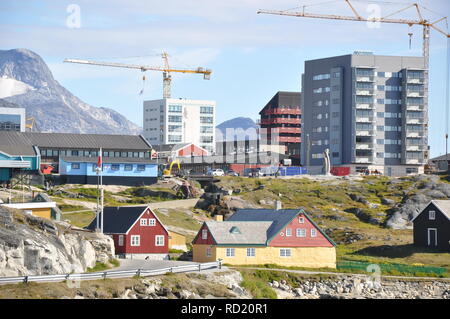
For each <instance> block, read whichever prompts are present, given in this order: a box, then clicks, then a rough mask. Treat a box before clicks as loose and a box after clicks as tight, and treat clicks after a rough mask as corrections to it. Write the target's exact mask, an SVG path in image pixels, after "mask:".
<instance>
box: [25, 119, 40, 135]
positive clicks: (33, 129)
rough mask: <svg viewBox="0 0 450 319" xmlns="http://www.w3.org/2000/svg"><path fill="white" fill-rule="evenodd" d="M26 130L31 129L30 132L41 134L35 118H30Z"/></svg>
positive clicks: (27, 120)
mask: <svg viewBox="0 0 450 319" xmlns="http://www.w3.org/2000/svg"><path fill="white" fill-rule="evenodd" d="M25 128H27V129H29V131H30V132H39V128H38V125H37V123H36V120H35V118H34V117H29V118H27V119H26V123H25Z"/></svg>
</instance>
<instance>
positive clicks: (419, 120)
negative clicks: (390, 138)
mask: <svg viewBox="0 0 450 319" xmlns="http://www.w3.org/2000/svg"><path fill="white" fill-rule="evenodd" d="M425 123H426V120H425V119H424V118H417V117H406V124H425Z"/></svg>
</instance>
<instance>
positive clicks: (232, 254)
mask: <svg viewBox="0 0 450 319" xmlns="http://www.w3.org/2000/svg"><path fill="white" fill-rule="evenodd" d="M234 253H235V251H234V248H227V253H226V256H227V257H234Z"/></svg>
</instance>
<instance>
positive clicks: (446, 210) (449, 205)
mask: <svg viewBox="0 0 450 319" xmlns="http://www.w3.org/2000/svg"><path fill="white" fill-rule="evenodd" d="M431 202H432V203H433V204H434V205H436V207H437V208H439V210H440V211H441V212H442V214H444V215H445V216H447V218H448V219H450V200H436V199H435V200H432V201H431Z"/></svg>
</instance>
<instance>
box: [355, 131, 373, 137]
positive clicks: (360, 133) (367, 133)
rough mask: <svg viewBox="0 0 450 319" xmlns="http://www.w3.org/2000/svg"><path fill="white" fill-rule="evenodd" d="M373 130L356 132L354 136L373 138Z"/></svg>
mask: <svg viewBox="0 0 450 319" xmlns="http://www.w3.org/2000/svg"><path fill="white" fill-rule="evenodd" d="M374 135H375V131H374V130H356V136H374Z"/></svg>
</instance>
